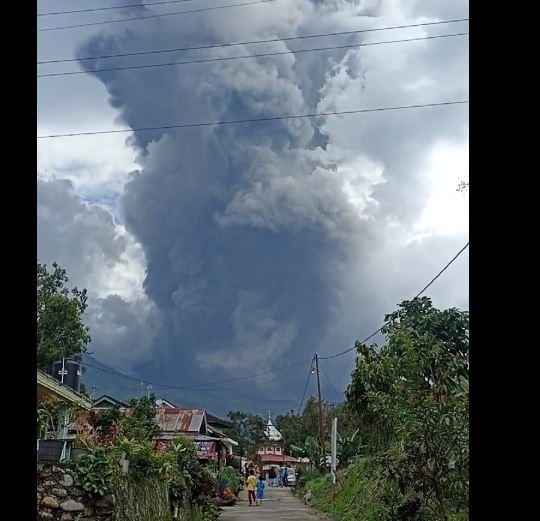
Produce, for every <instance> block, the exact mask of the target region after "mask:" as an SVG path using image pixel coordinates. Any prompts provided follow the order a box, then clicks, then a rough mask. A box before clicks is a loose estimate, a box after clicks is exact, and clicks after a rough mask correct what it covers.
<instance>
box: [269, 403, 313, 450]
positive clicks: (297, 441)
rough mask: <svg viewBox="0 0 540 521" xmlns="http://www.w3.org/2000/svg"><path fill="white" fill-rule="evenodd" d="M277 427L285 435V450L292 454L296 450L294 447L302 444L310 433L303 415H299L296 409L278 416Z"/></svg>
mask: <svg viewBox="0 0 540 521" xmlns="http://www.w3.org/2000/svg"><path fill="white" fill-rule="evenodd" d="M276 428H277V429H278V431H279V432H281V435H282V436H283V441H284V443H285V451H286V452H288V453H290V454H292V453H293V452H294V449H292V447H294V446H297V447H298V446H301V444H302V443H303V441H304V440H305V439H306V436H307V435H308V432H307V430H306V426H305V424H304V422H303V419H302V416H298V415H297V414H296V413H295V412H294V411H289V412H288V413H287V414H280V415H278V416H276Z"/></svg>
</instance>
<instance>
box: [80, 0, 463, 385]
mask: <svg viewBox="0 0 540 521" xmlns="http://www.w3.org/2000/svg"><path fill="white" fill-rule="evenodd" d="M379 4H380V2H350V3H348V2H345V1H344V0H342V1H326V2H310V1H308V0H294V1H292V0H291V1H287V2H285V1H277V2H275V3H269V4H267V5H261V6H252V7H246V8H237V9H229V10H221V11H219V12H216V13H201V14H192V15H186V16H183V17H164V18H159V19H155V20H153V21H148V22H144V23H134V24H133V25H132V26H130V27H129V28H125V27H124V24H118V26H115V27H114V28H111V29H107V30H106V32H103V33H102V34H100V35H98V36H95V37H93V38H92V39H91V40H90V41H89V42H88V43H87V44H86V45H85V46H84V48H82V49H80V51H79V55H80V56H87V55H96V54H112V53H122V52H131V51H133V50H139V49H140V50H146V49H158V48H171V47H182V46H196V45H204V44H209V43H223V42H233V41H244V40H253V39H265V38H272V37H280V36H291V35H301V34H312V33H318V32H319V33H321V32H332V31H339V30H347V29H350V28H351V27H354V28H358V27H360V26H361V24H362V23H363V22H366V21H368V22H369V23H370V24H371V25H374V24H373V20H371V19H368V18H370V17H372V16H373V15H374V14H376V13H377V9H379ZM383 14H384V13H383ZM400 17H401V15H400V16H398V15H395V16H387V17H386V18H385V17H384V16H383V17H382V18H381V19H380V21H379V22H378V23H379V24H380V25H384V24H385V23H388V24H392V23H393V22H394V21H395V20H397V19H398V18H400ZM120 26H122V27H120ZM355 38H356V41H359V38H358V37H355ZM347 41H350V38H349V39H345V38H342V39H341V40H340V41H339V43H343V42H347ZM317 43H320V42H319V41H317V40H315V41H314V42H312V43H311V42H310V43H306V42H303V43H302V42H301V43H298V42H285V43H283V42H281V43H274V44H271V45H270V44H265V45H257V46H254V45H251V46H244V47H233V48H224V49H223V48H221V49H214V50H212V52H211V53H209V52H208V51H205V52H202V51H197V52H195V51H193V52H190V53H185V52H183V53H169V54H167V55H166V57H165V58H164V57H153V58H145V63H147V62H148V61H149V60H150V59H153V60H156V62H158V61H159V60H162V61H180V60H185V59H196V58H198V57H208V56H215V57H219V56H231V55H241V54H249V53H254V52H266V51H282V50H287V49H288V48H290V49H295V48H301V47H303V48H307V47H309V46H314V47H315V46H317ZM324 43H325V44H327V43H328V42H327V41H326V42H324ZM397 52H398V59H399V56H400V53H401V52H403V51H399V50H398V51H397ZM361 56H362V55H361V54H360V51H358V50H352V51H351V50H349V51H344V50H341V51H332V52H324V53H314V54H309V53H307V54H305V55H294V54H289V55H283V56H279V57H267V58H253V59H244V60H235V61H228V62H217V63H208V64H194V65H189V66H181V67H161V68H155V69H147V70H128V71H115V72H101V73H97V74H96V76H97V77H98V78H99V80H100V81H102V82H103V84H104V85H105V87H106V88H107V90H108V92H109V94H110V101H111V104H112V105H113V106H115V107H117V108H118V110H119V111H120V114H121V120H122V121H123V123H124V124H127V125H129V126H130V127H132V128H137V127H148V126H159V125H167V124H173V123H178V122H185V123H191V122H199V121H203V122H204V121H217V120H230V119H232V120H234V119H243V118H258V117H271V116H274V115H275V116H281V115H284V114H301V113H309V112H312V111H313V110H332V109H337V110H343V109H344V108H345V109H346V108H358V107H361V106H369V105H370V104H371V105H377V104H379V105H380V104H387V103H388V102H390V104H392V103H393V102H394V101H396V98H399V97H400V96H399V92H397V93H396V92H394V94H393V99H389V97H390V96H389V95H388V96H384V94H388V93H389V92H390V89H391V86H390V85H389V83H390V82H388V81H387V80H388V78H385V77H384V76H383V77H382V78H380V79H379V80H377V81H376V82H375V84H374V86H373V88H374V89H375V91H374V92H371V91H370V90H369V88H367V87H368V86H369V85H370V83H369V77H368V76H366V69H365V68H364V67H363V66H362V63H363V61H362V58H361ZM141 59H142V58H132V60H133V62H131V61H130V62H129V63H141V62H140V60H141ZM115 63H118V64H119V65H120V64H122V65H125V64H126V63H127V60H126V59H123V60H122V61H121V62H120V61H119V62H115V61H114V60H106V61H105V60H95V61H82V62H81V64H82V65H83V66H84V67H86V68H87V70H89V71H91V70H93V69H95V68H100V67H104V66H112V65H114V64H115ZM413 65H414V63H413ZM391 68H392V67H391V66H389V69H388V71H390V70H391ZM368 69H369V67H368ZM388 71H386V69H385V71H383V72H385V74H388V75H390V72H388ZM377 82H381V84H384V88H383V87H381V85H379V84H378V83H377ZM444 94H445V93H442V94H441V95H444ZM408 101H409V100H408V99H403V97H401V99H399V102H401V103H407V102H408ZM435 101H437V100H435ZM460 114H461V115H462V113H460ZM409 117H410V119H408V120H407V121H408V122H409V123H404V122H403V121H404V120H405V119H407V118H409ZM455 117H457V116H456V115H455V113H454V114H451V113H450V112H445V113H438V114H432V113H427V112H426V113H423V114H421V113H415V114H407V115H401V114H399V115H389V116H388V117H387V119H386V120H385V122H386V125H387V127H384V125H383V122H382V121H381V119H379V120H374V119H373V118H372V119H369V120H368V119H364V120H362V121H359V120H358V119H355V120H353V118H351V119H340V118H338V119H335V120H333V121H330V119H328V120H326V119H324V118H313V119H297V120H280V121H273V122H266V123H248V124H239V125H228V126H215V127H201V128H190V129H177V130H162V131H161V130H160V131H152V132H135V133H134V135H133V137H132V138H130V139H132V144H133V146H135V147H136V148H137V149H138V150H139V152H140V154H139V158H138V163H139V165H140V168H139V170H138V171H137V172H134V173H133V175H132V177H131V179H130V181H129V182H128V184H127V185H126V187H125V189H124V193H123V196H122V199H121V207H122V217H123V220H124V223H125V225H126V228H127V230H128V231H129V232H130V233H131V234H133V236H134V237H135V238H136V240H137V241H139V242H140V244H141V245H142V247H143V249H144V253H145V257H146V263H147V276H146V280H145V291H146V293H147V295H148V297H149V298H150V299H151V300H152V301H153V302H154V303H155V305H156V307H157V310H158V312H159V315H160V323H161V324H162V327H161V329H160V331H161V333H160V334H159V335H158V336H157V337H156V338H155V339H154V340H153V341H154V342H155V345H154V348H153V351H152V354H153V358H154V361H155V362H156V361H157V363H158V365H160V366H161V370H160V371H161V373H160V374H161V375H162V379H163V380H169V381H171V380H173V379H174V378H176V379H177V380H178V379H181V380H182V381H183V382H197V381H204V380H213V379H216V374H218V375H219V376H220V377H227V376H240V375H242V374H250V373H254V372H261V371H265V370H269V369H273V368H275V367H279V366H281V365H283V364H287V363H288V362H290V361H295V360H302V359H304V358H309V357H310V356H311V354H312V353H313V352H314V351H315V350H319V349H321V350H323V351H330V352H335V351H336V350H341V349H342V348H344V347H349V346H350V345H351V344H350V340H351V339H354V338H357V337H358V336H359V335H361V334H362V332H363V331H365V330H366V329H367V328H369V327H372V325H373V324H376V323H377V321H379V320H380V318H381V309H380V308H378V307H377V306H373V307H371V306H367V307H365V308H364V309H362V310H355V309H350V304H351V302H356V301H357V300H361V299H362V300H363V299H364V298H371V297H373V295H374V293H375V292H376V289H375V288H376V282H375V281H373V280H371V279H370V277H369V276H368V275H367V274H366V273H364V271H363V270H364V268H365V266H366V265H367V264H370V265H371V266H372V264H373V263H372V260H369V259H370V255H371V254H372V252H373V251H376V250H377V248H376V244H377V242H378V241H380V240H381V237H383V236H384V234H385V233H386V231H385V230H386V225H387V222H388V218H389V216H390V217H393V218H394V217H395V218H397V217H400V218H403V219H405V220H406V219H407V218H409V217H408V214H409V213H410V214H411V215H415V212H417V211H418V205H417V204H416V201H417V199H416V197H417V196H418V198H420V195H421V194H422V193H423V189H422V187H419V188H418V189H417V190H415V194H414V195H413V196H412V197H411V198H403V201H402V202H401V204H400V205H399V209H398V210H396V211H395V212H393V213H392V214H389V213H387V211H386V210H387V208H389V207H390V205H391V204H392V203H393V202H394V201H395V200H396V190H395V187H394V186H393V185H392V176H393V175H396V174H397V173H398V172H397V170H399V175H400V176H401V181H402V182H406V181H407V179H409V178H412V176H413V171H414V169H415V166H416V164H412V163H411V161H410V159H407V161H403V159H404V158H405V157H408V155H407V152H408V151H409V150H410V149H411V148H412V149H413V150H414V149H415V148H417V147H418V144H417V143H412V142H411V141H410V140H411V134H410V133H409V134H408V135H407V134H405V135H404V134H403V133H402V132H405V133H407V132H409V129H408V125H409V124H410V125H411V128H413V127H414V128H417V127H418V126H420V127H421V131H420V134H421V137H420V139H427V140H428V141H430V140H435V139H436V138H437V130H436V129H437V128H439V127H444V125H445V122H446V121H447V120H449V119H450V118H455ZM373 123H374V125H375V126H374V127H373V131H374V132H376V133H378V134H377V137H375V136H374V135H372V133H371V130H370V124H373ZM450 126H451V125H450ZM430 133H431V134H430ZM439 133H440V132H439ZM400 139H403V143H402V142H400ZM375 140H378V141H377V142H375ZM424 144H425V143H424ZM371 145H373V147H372V148H373V150H374V151H375V154H372V155H370V150H369V147H370V146H371ZM397 165H399V166H400V168H399V169H396V166H397ZM393 169H396V170H393ZM383 174H384V175H383ZM386 183H387V184H390V185H391V186H390V190H388V189H387V187H385V184H386ZM379 188H380V189H381V190H382V191H381V192H378V191H377V190H378V189H379ZM377 194H380V196H377ZM403 195H404V194H403V193H399V194H398V196H397V199H399V198H401V197H403ZM411 201H412V202H411ZM394 207H395V206H394ZM396 216H397V217H396ZM364 261H365V263H366V264H364ZM353 265H354V266H355V270H354V273H353V275H354V283H355V286H356V288H357V290H355V291H353V290H352V289H351V287H350V282H351V278H350V267H351V266H353ZM351 294H353V296H351ZM404 296H406V295H404ZM345 309H347V310H348V311H347V313H350V316H356V317H357V318H356V319H353V320H351V319H350V318H349V319H347V320H346V321H345V322H346V323H347V325H348V327H350V328H351V329H349V330H347V331H343V330H340V329H339V327H336V325H337V324H340V323H341V322H340V321H341V320H342V319H343V313H344V312H345V311H344V310H345ZM384 311H388V309H384ZM341 342H349V343H348V344H347V345H345V346H344V345H343V344H342V343H341ZM346 364H350V359H348V360H347V362H346ZM139 369H140V370H142V368H139ZM300 370H301V371H303V369H300ZM345 371H346V369H345ZM266 379H268V377H261V379H260V380H259V382H258V384H259V385H261V389H263V390H264V389H266V391H268V389H275V388H276V386H277V388H280V389H281V390H280V392H279V393H278V394H279V395H280V396H282V395H283V394H287V393H289V392H290V393H291V394H294V393H296V392H297V389H298V388H299V387H300V386H301V385H302V384H303V381H301V380H303V376H302V377H301V378H300V377H299V376H298V374H297V373H295V370H290V371H288V372H285V373H283V374H282V377H280V378H278V380H277V381H275V382H273V383H272V384H269V385H268V386H267V387H264V381H265V380H266ZM175 381H176V380H175ZM337 385H338V386H339V383H338V384H337ZM254 389H255V387H254Z"/></svg>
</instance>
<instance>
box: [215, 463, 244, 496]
mask: <svg viewBox="0 0 540 521" xmlns="http://www.w3.org/2000/svg"><path fill="white" fill-rule="evenodd" d="M218 480H219V483H220V485H221V484H222V482H223V481H226V482H227V486H228V487H229V488H230V489H231V490H232V492H233V494H235V495H238V493H239V492H240V491H241V490H242V485H243V478H242V475H241V474H240V473H239V472H238V470H236V469H234V468H233V467H222V468H221V470H220V471H219V474H218Z"/></svg>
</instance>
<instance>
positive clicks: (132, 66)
mask: <svg viewBox="0 0 540 521" xmlns="http://www.w3.org/2000/svg"><path fill="white" fill-rule="evenodd" d="M468 34H469V33H468V32H464V33H453V34H440V35H435V36H420V37H418V38H406V39H403V40H387V41H383V42H367V43H355V44H348V45H335V46H331V47H317V48H314V49H295V50H288V51H279V52H268V53H261V54H245V55H242V56H221V57H219V58H203V59H198V60H188V61H180V62H169V63H152V64H145V65H127V66H123V67H122V66H120V67H104V68H101V69H93V70H88V71H70V72H52V73H47V74H38V75H37V77H38V78H51V77H57V76H74V75H79V74H95V73H97V72H111V71H127V70H132V69H151V68H157V67H172V66H177V65H192V64H195V63H208V62H220V61H229V60H241V59H245V58H262V57H267V56H281V55H285V54H300V53H307V52H320V51H330V50H335V49H352V48H359V47H368V46H373V45H384V44H392V43H407V42H417V41H421V40H435V39H438V38H451V37H456V36H466V35H468Z"/></svg>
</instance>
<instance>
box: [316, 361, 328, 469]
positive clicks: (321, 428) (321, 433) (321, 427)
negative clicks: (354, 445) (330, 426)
mask: <svg viewBox="0 0 540 521" xmlns="http://www.w3.org/2000/svg"><path fill="white" fill-rule="evenodd" d="M314 358H315V370H316V372H317V395H318V398H319V443H320V446H321V457H322V462H323V465H326V456H325V453H324V423H323V409H322V398H321V379H320V378H319V356H318V355H317V353H315V356H314Z"/></svg>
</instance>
